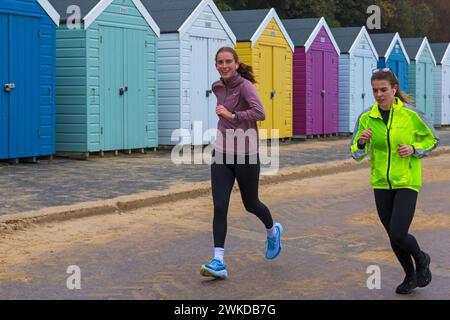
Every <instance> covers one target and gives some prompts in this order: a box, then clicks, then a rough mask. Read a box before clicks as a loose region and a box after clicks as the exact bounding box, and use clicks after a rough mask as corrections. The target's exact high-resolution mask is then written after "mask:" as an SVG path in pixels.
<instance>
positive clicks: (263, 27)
mask: <svg viewBox="0 0 450 320" xmlns="http://www.w3.org/2000/svg"><path fill="white" fill-rule="evenodd" d="M272 19H275V21H276V23H277V24H278V27H279V28H280V30H281V33H282V34H283V36H284V37H285V38H286V41H287V42H288V43H289V46H290V47H291V50H292V52H294V50H295V45H294V42H293V41H292V39H291V37H290V36H289V33H288V32H287V31H286V28H285V27H284V25H283V23H282V22H281V19H280V17H279V16H278V14H277V12H276V11H275V9H274V8H272V9H270V10H269V12H268V13H267V15H266V17H265V18H264V20H263V22H262V23H261V24H260V25H259V27H258V29H256V32H255V33H254V34H253V36H252V37H251V38H250V42H251V44H252V48H253V46H254V45H255V44H256V42H257V41H258V39H259V37H261V35H262V34H263V32H264V30H266V28H267V25H268V24H269V23H270V21H272Z"/></svg>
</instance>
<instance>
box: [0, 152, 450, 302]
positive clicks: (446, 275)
mask: <svg viewBox="0 0 450 320" xmlns="http://www.w3.org/2000/svg"><path fill="white" fill-rule="evenodd" d="M423 163H424V164H423V165H424V171H423V174H424V187H423V190H422V192H421V193H420V196H419V203H418V207H417V211H416V216H415V219H414V221H413V225H412V228H411V232H412V233H413V234H414V235H416V237H417V238H418V239H419V242H420V243H421V245H422V246H423V247H425V248H426V249H427V250H428V251H430V252H431V256H432V259H433V260H432V261H433V262H432V266H433V267H434V269H435V272H434V280H433V282H432V285H430V287H428V288H426V289H420V290H418V292H419V293H415V294H414V295H413V297H414V298H417V299H449V298H450V267H449V264H450V255H448V244H449V243H450V235H449V233H448V230H449V228H450V210H449V207H450V199H449V198H450V196H449V194H450V156H449V155H446V156H440V157H436V158H430V159H426V160H424V162H423ZM260 196H261V199H262V200H263V201H264V203H266V204H267V205H268V206H269V208H270V209H271V211H272V213H273V215H274V218H275V220H277V221H281V222H282V223H283V225H284V227H285V229H286V233H285V237H284V239H283V240H284V250H283V253H282V255H281V256H280V258H279V259H277V260H276V261H274V262H268V261H265V260H264V259H263V257H262V255H263V247H264V237H265V236H264V229H263V226H262V225H261V224H260V223H259V221H257V220H256V218H255V217H253V216H252V215H251V214H249V213H246V212H245V209H244V208H243V206H242V203H241V200H240V196H239V193H236V192H235V193H234V194H233V196H232V199H231V205H230V212H229V220H228V236H227V244H226V259H227V263H228V264H229V268H230V275H231V277H230V279H228V280H226V281H220V282H216V281H213V282H211V281H206V280H205V278H202V277H200V276H199V275H198V268H199V266H200V264H201V263H204V262H206V261H207V260H208V259H209V258H210V254H211V251H212V243H211V239H212V236H211V231H210V230H211V221H212V215H211V212H212V201H211V197H210V196H205V197H200V198H195V199H190V200H183V201H182V202H173V203H170V204H164V205H161V206H155V207H151V208H144V209H139V210H135V211H132V212H129V213H126V214H111V215H103V216H96V217H90V218H84V219H78V220H72V221H65V222H58V223H50V224H44V225H39V226H30V227H28V228H27V229H25V230H19V231H14V232H9V233H8V232H7V233H2V234H0V298H6V299H10V298H57V299H58V298H68V299H71V298H75V299H76V298H88V299H111V298H113V299H122V298H132V299H211V298H213V299H217V298H218V299H227V298H230V299H245V298H246V299H305V298H306V299H348V298H350V299H379V298H388V299H395V298H399V297H398V296H396V295H395V294H393V288H395V285H396V284H398V282H399V281H400V280H401V279H402V277H403V276H402V273H401V269H400V267H399V265H398V262H397V261H396V259H395V256H394V255H393V253H392V252H391V250H390V248H389V244H388V241H387V237H386V235H385V233H384V230H383V229H382V227H381V224H380V222H379V221H378V217H377V214H376V211H375V206H374V202H373V194H372V190H371V188H370V186H369V170H368V169H360V170H357V171H354V172H351V173H337V174H334V175H328V176H323V177H316V178H308V179H304V180H300V181H290V182H284V183H279V184H274V185H268V186H263V187H262V188H261V191H260ZM70 264H77V265H79V266H80V268H81V269H82V270H87V271H86V272H84V274H86V277H87V278H88V279H89V282H88V283H89V284H88V285H85V286H84V289H83V290H79V291H78V292H77V293H73V292H69V290H67V289H66V288H64V286H65V279H66V277H67V276H68V275H67V274H66V273H65V271H66V268H67V266H68V265H70ZM105 264H107V265H105ZM370 264H377V265H380V266H382V270H383V280H384V282H383V287H382V290H368V289H367V288H366V284H365V281H366V279H367V277H368V275H366V274H365V269H366V268H367V266H368V265H370ZM180 268H182V269H181V271H180ZM180 272H181V274H180ZM130 273H131V274H130ZM180 277H181V278H182V279H186V280H183V281H179V279H180ZM86 281H87V280H86ZM86 283H87V282H86ZM213 283H214V284H215V285H216V286H217V288H221V289H224V288H225V289H227V290H225V291H220V293H219V294H218V295H215V296H210V295H209V291H210V290H211V288H212V286H213ZM275 283H277V284H278V285H279V286H282V287H280V288H277V289H273V286H274V285H275ZM268 288H272V289H270V290H268ZM429 288H430V289H429Z"/></svg>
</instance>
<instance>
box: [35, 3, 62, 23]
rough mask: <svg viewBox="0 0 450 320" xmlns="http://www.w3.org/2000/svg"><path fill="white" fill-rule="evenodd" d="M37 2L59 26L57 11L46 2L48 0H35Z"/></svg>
mask: <svg viewBox="0 0 450 320" xmlns="http://www.w3.org/2000/svg"><path fill="white" fill-rule="evenodd" d="M37 2H38V3H39V4H40V5H41V7H42V8H43V9H44V10H45V12H47V14H48V15H49V17H50V18H51V19H52V20H53V22H54V23H55V24H56V25H57V26H59V20H60V18H61V17H60V15H59V13H58V11H56V10H55V8H53V6H52V5H51V4H50V2H48V0H37Z"/></svg>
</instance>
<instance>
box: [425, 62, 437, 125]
mask: <svg viewBox="0 0 450 320" xmlns="http://www.w3.org/2000/svg"><path fill="white" fill-rule="evenodd" d="M424 66H425V83H424V87H423V92H424V98H425V110H426V114H427V118H428V120H430V122H431V123H433V124H434V122H435V110H434V103H433V101H434V99H433V98H434V97H433V82H434V79H433V76H434V75H433V67H432V64H431V63H430V64H429V63H425V64H424Z"/></svg>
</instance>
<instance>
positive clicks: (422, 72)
mask: <svg viewBox="0 0 450 320" xmlns="http://www.w3.org/2000/svg"><path fill="white" fill-rule="evenodd" d="M416 72H417V74H416V79H415V80H416V90H415V92H414V94H415V97H414V98H415V100H416V107H417V108H418V109H419V110H421V111H422V112H424V113H425V114H426V113H427V109H426V99H425V83H426V65H425V63H423V62H420V63H417V66H416Z"/></svg>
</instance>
